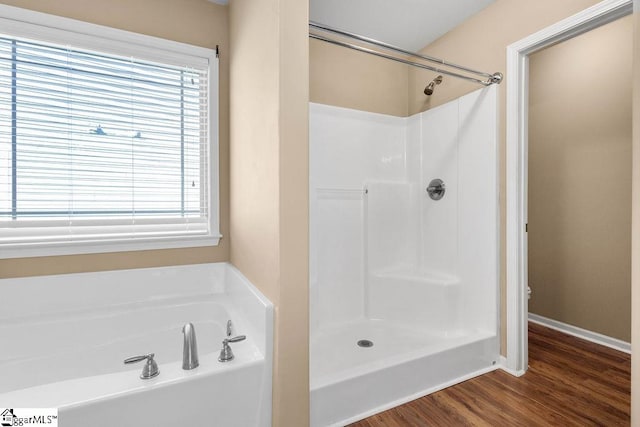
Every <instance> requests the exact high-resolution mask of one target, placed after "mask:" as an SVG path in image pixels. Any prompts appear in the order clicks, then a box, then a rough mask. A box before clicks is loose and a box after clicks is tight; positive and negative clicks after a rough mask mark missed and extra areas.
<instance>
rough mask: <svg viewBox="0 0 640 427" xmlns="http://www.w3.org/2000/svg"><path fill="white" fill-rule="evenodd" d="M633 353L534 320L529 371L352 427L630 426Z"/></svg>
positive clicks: (476, 383)
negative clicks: (539, 323)
mask: <svg viewBox="0 0 640 427" xmlns="http://www.w3.org/2000/svg"><path fill="white" fill-rule="evenodd" d="M630 390H631V356H630V355H628V354H625V353H622V352H619V351H616V350H612V349H609V348H607V347H603V346H600V345H597V344H593V343H591V342H588V341H584V340H581V339H579V338H575V337H572V336H570V335H565V334H563V333H561V332H557V331H554V330H552V329H548V328H545V327H543V326H539V325H536V324H533V323H529V370H528V371H527V373H526V374H525V375H523V376H522V377H520V378H516V377H513V376H511V375H509V374H507V373H505V372H503V371H501V370H497V371H494V372H490V373H488V374H485V375H482V376H480V377H478V378H474V379H471V380H469V381H465V382H464V383H461V384H458V385H456V386H453V387H449V388H447V389H444V390H442V391H439V392H437V393H433V394H431V395H429V396H426V397H423V398H421V399H417V400H414V401H412V402H409V403H407V404H404V405H402V406H399V407H397V408H393V409H391V410H388V411H385V412H382V413H380V414H377V415H374V416H372V417H370V418H366V419H364V420H362V421H359V422H357V423H354V424H351V426H350V427H406V426H420V427H423V426H437V427H440V426H446V427H449V426H509V427H511V426H619V425H622V426H624V425H629V424H630Z"/></svg>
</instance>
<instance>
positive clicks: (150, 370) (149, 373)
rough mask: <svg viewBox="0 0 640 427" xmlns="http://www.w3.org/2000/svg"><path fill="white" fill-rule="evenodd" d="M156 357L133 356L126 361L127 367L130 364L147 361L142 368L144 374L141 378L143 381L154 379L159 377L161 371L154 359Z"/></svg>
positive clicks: (150, 354) (149, 355) (152, 354)
mask: <svg viewBox="0 0 640 427" xmlns="http://www.w3.org/2000/svg"><path fill="white" fill-rule="evenodd" d="M154 357H155V354H154V353H149V354H145V355H142V356H133V357H129V358H128V359H125V360H124V363H125V365H128V364H130V363H137V362H142V361H143V360H146V361H147V363H146V364H145V365H144V366H143V367H142V374H140V378H141V379H143V380H148V379H149V378H153V377H156V376H158V374H159V373H160V370H159V369H158V364H157V363H156V361H155V360H153V358H154Z"/></svg>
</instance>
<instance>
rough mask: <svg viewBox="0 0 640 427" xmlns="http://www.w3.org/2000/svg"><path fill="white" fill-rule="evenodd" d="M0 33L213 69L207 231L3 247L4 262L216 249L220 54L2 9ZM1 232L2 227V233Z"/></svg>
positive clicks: (196, 47) (67, 19)
mask: <svg viewBox="0 0 640 427" xmlns="http://www.w3.org/2000/svg"><path fill="white" fill-rule="evenodd" d="M0 32H1V33H3V34H6V35H9V36H13V37H23V38H26V39H32V40H37V41H41V42H45V43H53V44H62V45H72V46H74V47H75V48H79V49H88V50H92V51H98V52H103V53H106V54H113V55H118V56H133V57H136V58H138V59H142V60H148V61H153V62H159V63H163V64H168V65H176V66H184V65H193V66H203V65H208V67H209V73H208V74H209V82H208V89H209V93H208V99H207V101H208V114H209V117H208V127H209V129H208V132H207V137H208V141H207V144H208V154H209V158H208V166H209V167H208V170H207V171H205V173H206V174H207V175H208V185H207V186H208V198H207V201H208V211H207V212H208V229H209V232H208V233H207V234H203V235H197V236H194V235H192V236H189V235H185V236H171V237H169V236H162V237H150V238H132V237H124V238H120V239H118V238H106V239H100V240H93V241H86V240H85V241H63V242H51V243H42V242H36V243H19V244H0V259H10V258H23V257H41V256H56V255H74V254H89V253H107V252H126V251H137V250H154V249H172V248H188V247H202V246H217V245H218V244H219V241H220V238H221V237H222V235H221V234H220V219H219V218H220V200H219V182H220V179H219V169H220V168H219V143H218V140H219V120H218V116H219V114H218V104H219V101H218V94H219V92H218V79H219V69H218V58H217V53H216V50H213V49H208V48H203V47H199V46H193V45H189V44H185V43H181V42H176V41H173V40H166V39H162V38H158V37H153V36H148V35H144V34H138V33H134V32H130V31H125V30H120V29H116V28H110V27H106V26H102V25H97V24H91V23H87V22H82V21H78V20H74V19H70V18H64V17H59V16H54V15H49V14H45V13H41V12H34V11H31V10H26V9H21V8H17V7H13V6H6V5H0ZM0 231H1V229H0Z"/></svg>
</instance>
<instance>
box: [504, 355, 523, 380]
mask: <svg viewBox="0 0 640 427" xmlns="http://www.w3.org/2000/svg"><path fill="white" fill-rule="evenodd" d="M499 364H500V369H502V370H503V371H505V372H506V373H507V374H509V375H513V376H514V377H521V376H523V375H524V373H525V372H527V370H526V369H521V370H519V371H516V370H514V369H510V368H507V358H506V357H504V356H500V360H499Z"/></svg>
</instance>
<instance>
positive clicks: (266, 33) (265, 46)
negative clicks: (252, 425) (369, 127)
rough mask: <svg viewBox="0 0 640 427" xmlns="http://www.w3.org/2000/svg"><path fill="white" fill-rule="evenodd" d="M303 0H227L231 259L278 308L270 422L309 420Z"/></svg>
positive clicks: (285, 426) (306, 82)
mask: <svg viewBox="0 0 640 427" xmlns="http://www.w3.org/2000/svg"><path fill="white" fill-rule="evenodd" d="M307 23H308V3H307V2H306V1H305V2H301V1H298V0H233V1H232V2H231V3H230V28H231V37H230V39H231V54H232V57H231V58H232V60H231V75H232V79H231V104H230V105H231V123H230V129H231V157H230V159H231V236H232V245H231V262H233V263H234V265H236V266H237V267H238V268H239V269H240V270H241V271H242V272H243V273H244V274H245V275H246V276H247V277H248V278H249V279H250V280H251V281H252V282H253V283H254V284H256V286H258V287H259V288H260V289H261V290H262V291H263V292H264V293H265V294H266V295H267V297H268V298H269V299H270V300H271V301H273V303H274V305H275V308H276V312H275V339H274V364H273V368H274V374H273V381H274V383H273V425H274V426H282V427H288V426H296V427H297V426H300V427H304V426H307V425H308V424H309V322H308V317H309V314H308V313H309V303H308V291H309V284H308V276H309V273H308V261H309V254H308V177H309V171H308V103H309V92H308V91H309V79H308V64H309V54H308V42H307V31H308V29H307Z"/></svg>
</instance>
